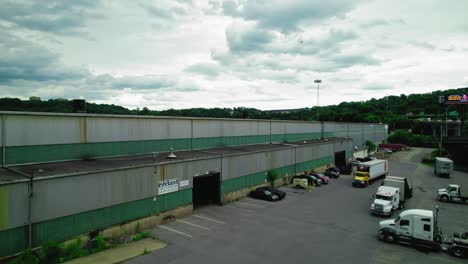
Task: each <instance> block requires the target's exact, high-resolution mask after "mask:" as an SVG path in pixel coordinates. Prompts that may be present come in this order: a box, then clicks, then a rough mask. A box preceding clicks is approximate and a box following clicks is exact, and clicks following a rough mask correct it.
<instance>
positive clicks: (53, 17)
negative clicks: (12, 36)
mask: <svg viewBox="0 0 468 264" xmlns="http://www.w3.org/2000/svg"><path fill="white" fill-rule="evenodd" d="M99 5H100V2H99V1H95V0H79V1H71V2H69V1H47V2H40V1H39V2H35V1H21V0H19V1H6V2H5V1H4V2H2V8H0V22H1V21H3V22H7V23H11V24H12V25H14V26H16V27H18V28H23V29H28V30H34V31H40V32H47V33H54V34H59V35H76V34H81V33H84V31H85V28H86V27H87V26H86V21H87V19H89V18H100V17H102V16H101V15H100V14H98V13H97V12H96V11H95V10H96V9H97V7H98V6H99Z"/></svg>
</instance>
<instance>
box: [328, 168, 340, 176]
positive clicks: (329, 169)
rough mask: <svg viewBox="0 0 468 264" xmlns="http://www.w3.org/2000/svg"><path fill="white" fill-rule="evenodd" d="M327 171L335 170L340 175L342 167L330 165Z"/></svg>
mask: <svg viewBox="0 0 468 264" xmlns="http://www.w3.org/2000/svg"><path fill="white" fill-rule="evenodd" d="M325 171H333V172H336V173H338V175H340V169H339V168H337V167H330V168H327V169H326V170H325Z"/></svg>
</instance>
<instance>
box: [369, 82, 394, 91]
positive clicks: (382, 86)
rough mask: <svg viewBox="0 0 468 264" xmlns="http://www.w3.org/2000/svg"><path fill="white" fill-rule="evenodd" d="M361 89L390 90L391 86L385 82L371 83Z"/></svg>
mask: <svg viewBox="0 0 468 264" xmlns="http://www.w3.org/2000/svg"><path fill="white" fill-rule="evenodd" d="M362 89H363V90H367V91H390V90H391V89H392V87H391V86H389V85H386V84H377V83H372V84H368V85H366V86H364V87H363V88H362Z"/></svg>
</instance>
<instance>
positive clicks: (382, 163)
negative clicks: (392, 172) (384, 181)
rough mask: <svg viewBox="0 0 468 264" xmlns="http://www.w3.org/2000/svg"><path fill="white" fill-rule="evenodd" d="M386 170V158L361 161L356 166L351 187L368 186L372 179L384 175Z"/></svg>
mask: <svg viewBox="0 0 468 264" xmlns="http://www.w3.org/2000/svg"><path fill="white" fill-rule="evenodd" d="M387 172H388V161H387V160H379V159H375V160H371V161H366V162H361V163H360V164H359V165H358V166H357V170H356V172H355V173H354V179H353V182H352V185H353V187H360V186H361V187H366V186H369V184H371V183H372V182H373V181H374V180H376V179H378V178H380V177H383V176H386V175H387Z"/></svg>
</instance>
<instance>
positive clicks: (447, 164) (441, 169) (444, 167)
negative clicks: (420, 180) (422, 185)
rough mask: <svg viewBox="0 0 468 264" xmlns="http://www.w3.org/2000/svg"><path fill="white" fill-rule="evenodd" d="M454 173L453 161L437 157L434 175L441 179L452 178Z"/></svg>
mask: <svg viewBox="0 0 468 264" xmlns="http://www.w3.org/2000/svg"><path fill="white" fill-rule="evenodd" d="M452 171H453V161H452V160H451V159H448V158H443V157H436V158H435V159H434V174H435V175H437V176H439V177H450V174H451V173H452Z"/></svg>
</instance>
